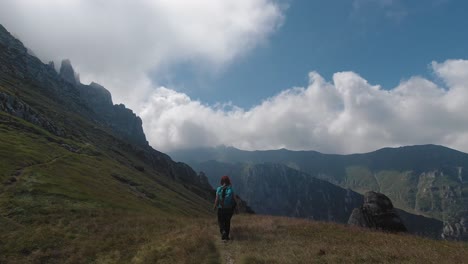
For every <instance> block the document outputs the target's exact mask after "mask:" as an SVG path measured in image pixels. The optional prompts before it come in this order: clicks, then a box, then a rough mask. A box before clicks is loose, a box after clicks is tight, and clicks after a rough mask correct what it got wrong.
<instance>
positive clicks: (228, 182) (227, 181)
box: [221, 175, 231, 185]
mask: <svg viewBox="0 0 468 264" xmlns="http://www.w3.org/2000/svg"><path fill="white" fill-rule="evenodd" d="M224 184H226V185H231V179H229V176H227V175H224V176H223V177H221V185H224Z"/></svg>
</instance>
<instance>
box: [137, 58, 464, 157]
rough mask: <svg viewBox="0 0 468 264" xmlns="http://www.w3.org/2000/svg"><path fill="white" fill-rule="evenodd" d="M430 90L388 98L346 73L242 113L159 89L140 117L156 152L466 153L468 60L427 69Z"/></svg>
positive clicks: (313, 76) (421, 86) (397, 92)
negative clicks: (405, 149) (424, 149)
mask: <svg viewBox="0 0 468 264" xmlns="http://www.w3.org/2000/svg"><path fill="white" fill-rule="evenodd" d="M431 69H432V71H433V73H434V77H435V79H437V82H439V81H441V82H442V83H443V84H440V85H437V84H436V82H433V81H431V80H428V79H425V78H422V77H417V76H416V77H412V78H410V79H408V80H405V81H402V82H401V83H400V85H398V86H397V87H395V88H394V89H391V90H384V89H382V87H380V86H378V85H371V84H369V83H368V82H367V81H366V80H365V79H364V78H362V77H361V76H359V75H358V74H356V73H354V72H339V73H335V74H334V75H333V80H332V82H327V81H326V80H324V78H323V77H321V76H320V75H319V74H318V73H316V72H311V73H310V74H309V79H310V81H309V84H308V86H307V87H296V88H292V89H288V90H285V91H283V92H281V93H280V94H277V95H275V96H273V97H271V98H268V99H266V100H264V101H263V102H262V103H261V104H259V105H257V106H255V107H253V108H251V109H249V110H244V109H241V108H238V107H236V106H232V105H230V104H225V105H215V106H210V105H204V104H203V103H202V102H200V101H197V100H193V99H191V98H189V97H188V96H187V95H186V94H183V93H178V92H176V91H174V90H171V89H167V88H164V87H161V88H159V89H157V90H156V91H155V92H154V93H153V94H152V96H151V97H150V99H149V101H148V103H147V104H146V105H145V106H144V107H143V110H142V112H141V113H140V115H141V117H142V118H143V121H144V129H145V131H146V134H147V137H148V139H149V141H150V143H151V144H152V145H153V146H154V147H156V148H157V149H161V150H164V151H170V150H174V149H177V148H190V147H199V146H217V145H220V144H224V145H228V146H234V147H238V148H241V149H247V150H254V149H278V148H288V149H294V150H301V149H313V150H318V151H321V152H325V153H355V152H366V151H372V150H375V149H378V148H381V147H386V146H401V145H414V144H427V143H435V144H442V145H446V146H449V147H453V148H456V149H460V150H464V151H468V114H466V113H467V110H468V60H447V61H445V62H443V63H437V62H433V63H432V64H431Z"/></svg>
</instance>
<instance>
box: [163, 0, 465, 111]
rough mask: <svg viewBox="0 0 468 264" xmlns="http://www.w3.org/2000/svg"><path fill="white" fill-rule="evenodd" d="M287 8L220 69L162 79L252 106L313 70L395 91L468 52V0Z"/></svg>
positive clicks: (298, 3)
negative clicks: (256, 41) (349, 75)
mask: <svg viewBox="0 0 468 264" xmlns="http://www.w3.org/2000/svg"><path fill="white" fill-rule="evenodd" d="M288 5H289V7H288V8H287V9H286V11H285V20H284V23H283V25H282V26H281V27H280V28H279V29H278V30H277V32H275V33H274V34H273V35H272V36H271V38H270V39H269V40H268V41H267V42H266V43H263V44H261V45H260V46H259V47H257V48H255V49H254V50H252V51H250V52H249V53H247V54H246V55H244V56H242V57H241V58H239V59H237V60H236V61H234V62H233V63H231V64H230V65H228V66H227V67H226V68H225V69H224V71H223V72H222V73H218V74H216V75H213V74H212V75H210V74H206V73H203V71H202V73H200V71H199V70H197V69H196V68H195V67H196V66H194V65H193V64H188V65H187V64H186V65H179V66H178V67H176V68H175V70H174V71H173V72H172V73H171V75H172V76H171V78H168V79H166V80H163V81H162V84H165V85H168V86H175V87H177V89H179V91H182V92H184V93H187V94H188V95H190V96H191V97H193V98H197V99H200V100H201V101H203V102H206V103H210V104H214V103H216V102H228V101H232V102H233V103H234V104H235V105H238V106H242V107H245V108H249V107H252V106H253V105H255V104H258V103H259V102H260V101H261V100H263V99H266V98H267V97H270V96H273V95H275V94H277V93H278V92H280V91H281V90H284V89H286V88H291V87H293V86H304V85H306V84H307V82H308V78H307V74H308V72H309V71H317V72H319V73H320V74H322V75H323V76H324V77H325V78H326V79H330V78H331V76H332V74H333V73H335V72H339V71H354V72H356V73H358V74H360V75H361V76H363V77H364V78H366V79H367V80H368V81H369V82H370V83H371V84H379V85H382V86H383V87H384V88H385V89H391V88H394V87H396V86H397V85H398V84H399V83H400V81H401V80H402V79H408V78H410V77H411V76H415V75H422V76H426V77H428V78H431V77H433V76H432V72H431V70H430V69H429V64H430V63H431V62H432V61H433V60H435V61H439V62H440V61H444V60H446V59H454V58H465V59H466V58H467V57H468V48H467V47H468V30H467V28H468V16H467V13H466V12H467V11H468V2H467V1H456V0H452V1H450V0H447V1H441V0H438V1H437V0H433V1H431V0H427V1H398V0H394V1H388V0H387V1H386V0H380V1H379V0H367V1H366V0H361V1H351V0H327V1H310V0H293V1H291V2H289V4H288ZM155 78H159V76H155Z"/></svg>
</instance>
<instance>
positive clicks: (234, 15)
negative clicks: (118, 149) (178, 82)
mask: <svg viewBox="0 0 468 264" xmlns="http://www.w3.org/2000/svg"><path fill="white" fill-rule="evenodd" d="M282 20H283V14H282V10H281V8H280V7H279V5H278V4H277V3H276V2H274V0H222V1H220V0H196V1H195V0H191V1H186V0H132V1H127V0H113V1H103V0H66V1H64V0H34V1H32V0H2V1H0V23H2V24H3V25H4V26H5V27H6V28H7V29H8V30H9V31H11V32H13V33H14V34H15V35H16V36H18V37H19V38H20V39H21V40H23V41H24V43H25V44H26V45H27V46H28V47H29V48H31V49H32V50H33V51H34V52H35V53H36V54H37V55H38V56H39V57H40V58H41V59H42V60H44V61H48V60H54V61H59V60H61V59H63V58H69V59H71V61H72V63H73V65H74V66H75V68H77V70H78V71H79V72H80V75H81V77H82V78H81V79H82V80H84V81H87V82H90V81H97V82H98V83H101V84H103V85H104V86H105V87H107V88H108V89H109V90H111V92H112V94H113V96H114V98H116V99H117V100H116V101H118V102H125V103H128V104H130V106H131V107H136V106H137V105H138V103H141V100H142V98H144V96H145V95H146V94H147V92H148V91H149V90H151V82H150V79H149V78H148V72H149V71H151V72H152V73H158V72H159V71H160V70H161V69H166V68H170V67H171V66H173V65H175V64H177V63H192V64H194V65H195V66H196V67H207V68H208V69H218V68H219V67H222V66H225V65H226V64H228V63H229V62H231V61H232V60H233V59H235V58H237V57H239V56H242V55H243V54H245V53H246V52H248V51H249V50H251V49H252V48H254V47H255V46H257V45H258V44H259V43H261V42H262V41H264V40H265V39H266V38H267V37H268V36H269V35H270V34H271V33H272V32H274V31H275V30H276V29H277V27H278V26H280V24H281V23H282ZM137 85H138V86H137Z"/></svg>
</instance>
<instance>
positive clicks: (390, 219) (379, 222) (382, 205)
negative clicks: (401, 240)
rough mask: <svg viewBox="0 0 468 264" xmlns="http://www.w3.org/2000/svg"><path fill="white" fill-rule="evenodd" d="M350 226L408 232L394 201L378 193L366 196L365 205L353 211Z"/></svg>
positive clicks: (349, 221)
mask: <svg viewBox="0 0 468 264" xmlns="http://www.w3.org/2000/svg"><path fill="white" fill-rule="evenodd" d="M348 224H349V225H352V226H360V227H367V228H372V229H378V230H382V231H388V232H407V229H406V227H405V225H404V224H403V221H402V220H401V218H400V216H399V215H398V214H397V212H396V210H395V208H394V207H393V204H392V201H391V200H390V199H389V198H388V197H387V196H385V195H384V194H381V193H377V192H367V193H366V194H364V204H363V205H362V206H361V207H359V208H355V209H354V210H353V212H352V213H351V216H350V217H349V220H348Z"/></svg>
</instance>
